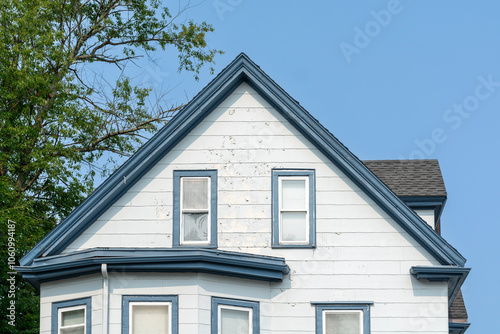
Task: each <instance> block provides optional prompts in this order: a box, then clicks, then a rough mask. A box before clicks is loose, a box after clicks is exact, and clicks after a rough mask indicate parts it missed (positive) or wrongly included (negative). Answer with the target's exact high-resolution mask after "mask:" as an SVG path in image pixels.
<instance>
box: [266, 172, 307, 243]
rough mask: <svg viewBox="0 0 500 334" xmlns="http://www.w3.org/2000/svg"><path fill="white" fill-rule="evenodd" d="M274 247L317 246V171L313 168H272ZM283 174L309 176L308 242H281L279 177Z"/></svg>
mask: <svg viewBox="0 0 500 334" xmlns="http://www.w3.org/2000/svg"><path fill="white" fill-rule="evenodd" d="M271 174H272V176H271V177H272V182H271V192H272V225H271V228H272V247H273V248H315V247H316V171H315V170H313V169H273V170H272V173H271ZM282 176H306V177H308V178H309V241H308V243H307V244H296V245H293V244H280V241H279V237H280V230H279V226H280V222H279V219H280V208H279V178H280V177H282Z"/></svg>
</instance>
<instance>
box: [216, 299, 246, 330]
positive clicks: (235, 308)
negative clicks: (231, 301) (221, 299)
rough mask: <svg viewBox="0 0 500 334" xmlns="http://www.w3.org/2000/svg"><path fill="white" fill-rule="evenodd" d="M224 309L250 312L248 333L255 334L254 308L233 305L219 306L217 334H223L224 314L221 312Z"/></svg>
mask: <svg viewBox="0 0 500 334" xmlns="http://www.w3.org/2000/svg"><path fill="white" fill-rule="evenodd" d="M222 309H226V310H237V311H245V312H248V332H249V333H250V334H254V333H253V308H251V307H240V306H231V305H221V304H219V309H218V311H217V312H218V321H217V327H218V328H217V334H222V312H221V311H222Z"/></svg>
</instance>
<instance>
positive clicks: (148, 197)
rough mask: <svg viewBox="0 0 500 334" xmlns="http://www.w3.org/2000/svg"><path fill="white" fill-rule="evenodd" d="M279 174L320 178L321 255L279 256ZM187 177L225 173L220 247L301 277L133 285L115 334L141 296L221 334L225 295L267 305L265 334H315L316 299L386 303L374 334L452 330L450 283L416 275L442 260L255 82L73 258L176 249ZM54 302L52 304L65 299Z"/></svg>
mask: <svg viewBox="0 0 500 334" xmlns="http://www.w3.org/2000/svg"><path fill="white" fill-rule="evenodd" d="M273 168H307V169H315V170H316V189H317V192H316V213H317V219H316V229H317V248H316V249H272V248H271V170H272V169H273ZM185 169H217V170H218V222H217V224H218V247H219V249H224V250H231V251H238V252H248V253H255V254H265V255H272V256H279V257H284V258H285V259H286V262H287V264H288V265H289V266H290V269H291V273H290V275H289V276H287V277H286V279H285V281H284V282H282V283H279V284H267V285H263V283H256V282H252V281H244V280H239V279H230V278H227V279H221V278H219V277H211V276H210V275H199V276H197V275H191V276H189V277H191V278H189V279H187V281H186V279H184V278H183V279H177V278H176V276H175V275H171V274H169V275H167V274H165V275H159V274H158V275H157V274H155V275H152V276H151V277H152V278H151V279H145V278H137V277H135V276H134V277H130V278H126V277H125V278H124V277H122V281H124V282H128V283H127V286H126V287H125V286H124V287H121V288H120V287H119V285H118V283H112V284H116V285H112V287H113V286H114V288H115V290H114V292H113V296H114V297H113V296H112V300H111V308H112V312H113V314H114V315H113V317H111V318H110V321H112V323H111V325H110V326H113V327H112V328H114V329H115V330H118V328H119V322H118V321H119V316H118V313H119V312H120V310H119V309H117V308H121V304H119V303H118V299H120V298H121V297H120V295H121V294H122V293H129V292H130V291H135V292H133V293H134V294H142V293H154V294H179V295H180V297H179V298H180V307H181V312H180V314H181V315H180V317H181V330H180V333H196V331H195V330H194V328H195V327H197V326H198V330H199V333H209V321H210V316H209V313H210V310H209V308H210V303H209V300H210V296H212V295H214V294H216V295H219V296H223V295H228V296H231V297H233V298H243V299H246V298H247V297H248V299H251V300H260V301H261V322H262V333H288V334H290V333H314V327H315V325H314V317H315V316H314V308H313V307H312V306H311V305H310V302H311V301H373V302H375V305H374V307H373V308H372V315H371V323H372V333H390V332H395V333H396V332H397V333H410V332H416V331H421V332H426V333H429V332H433V333H442V334H444V333H447V332H448V318H447V317H448V313H447V312H448V311H447V289H446V286H445V284H441V283H438V284H436V283H432V284H431V283H427V284H426V283H422V282H418V281H416V280H415V279H414V278H413V277H411V275H410V274H409V269H410V267H411V266H414V265H434V264H438V262H437V261H436V260H434V259H433V258H432V257H431V256H430V255H429V254H428V253H427V252H426V251H425V250H424V249H423V248H422V247H421V246H420V245H419V244H418V243H417V242H415V240H413V239H412V237H410V236H409V235H408V234H407V233H406V232H405V231H404V230H403V229H402V228H401V227H400V226H399V225H398V224H397V223H396V222H394V221H393V220H392V219H391V218H389V216H388V215H387V214H386V213H385V212H384V211H383V210H381V209H380V208H379V207H378V206H377V205H376V204H375V203H374V202H373V201H371V200H370V198H369V197H368V196H366V195H365V194H364V193H363V192H362V191H361V190H360V189H359V188H358V187H357V186H356V185H355V184H354V183H353V182H351V181H350V179H348V178H347V177H346V176H345V175H344V174H343V173H342V172H341V171H340V170H339V169H338V168H337V167H336V166H335V165H334V164H333V163H332V162H330V161H329V160H328V159H326V158H325V157H324V156H323V155H322V153H321V152H319V151H318V150H317V149H316V148H315V147H314V146H313V145H312V144H311V143H309V142H308V141H307V140H306V139H305V138H304V137H303V136H302V135H301V134H300V133H299V132H298V131H297V130H296V129H295V128H293V127H292V126H291V125H290V124H289V123H288V122H287V121H286V120H285V119H284V118H283V116H281V115H280V114H279V113H278V112H277V111H275V110H274V109H273V108H271V106H269V105H268V104H267V102H265V101H264V100H263V99H262V98H261V97H260V96H259V95H258V94H257V93H256V92H255V91H253V90H252V89H251V88H250V87H249V86H248V85H246V84H243V85H241V86H240V87H239V88H238V89H237V90H236V91H235V92H234V93H233V94H232V95H231V96H229V97H228V98H227V99H226V100H225V101H224V102H223V103H222V104H221V105H220V106H219V107H218V108H217V109H215V110H214V111H213V112H212V113H211V114H210V115H209V116H208V117H207V118H206V119H205V120H203V122H202V123H201V124H199V125H198V126H197V127H196V128H195V129H194V130H193V131H192V132H191V133H190V135H188V136H187V137H186V138H185V139H184V140H183V141H182V142H180V143H179V145H178V146H177V147H176V148H175V149H174V150H173V151H171V152H170V153H169V154H168V155H166V156H165V157H164V158H163V159H162V160H161V161H160V162H159V163H158V164H157V165H156V166H155V167H153V169H152V170H150V171H149V172H148V173H147V174H146V175H145V177H144V178H143V179H142V180H140V181H139V182H138V183H137V184H135V185H134V186H133V187H132V188H131V190H130V191H129V192H128V193H127V194H126V195H125V196H124V197H123V198H121V199H120V200H118V201H117V202H116V203H115V204H114V206H113V207H112V208H111V209H109V210H108V211H107V212H106V213H105V214H103V215H102V216H101V217H100V218H99V219H98V220H97V221H96V222H95V223H94V224H93V225H92V226H91V227H90V228H89V229H88V230H87V231H85V233H84V234H83V235H82V236H80V237H79V238H78V239H77V240H76V241H74V242H73V243H72V244H71V245H70V246H69V247H68V248H67V249H66V250H65V252H72V251H76V250H83V249H88V248H94V247H152V248H162V247H171V245H172V202H173V199H172V175H173V170H185ZM242 281H244V283H242ZM233 282H234V284H233V285H231V286H234V287H235V288H234V289H235V290H234V291H232V292H226V291H227V287H228V285H227V284H225V283H233ZM51 284H52V283H51ZM239 284H243V286H244V288H242V287H241V288H240V286H239ZM44 289H45V288H44ZM54 291H55V290H54ZM126 291H128V292H126ZM47 298H49V297H46V298H42V306H44V303H48V302H50V300H55V299H54V298H56V296H55V295H54V296H53V297H50V298H52V299H47ZM57 298H59V299H61V298H62V299H65V298H66V296H65V295H64V294H61V296H60V297H57ZM43 310H44V311H43V312H46V307H43ZM182 310H185V311H182ZM183 312H186V313H183ZM44 314H46V313H44ZM183 317H185V318H183ZM186 317H187V318H189V319H191V322H189V321H188V320H183V319H187V318H186ZM207 321H208V323H207ZM110 328H111V327H110ZM183 328H184V330H183ZM110 333H118V332H114V331H111V332H110Z"/></svg>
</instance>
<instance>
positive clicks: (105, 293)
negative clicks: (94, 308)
mask: <svg viewBox="0 0 500 334" xmlns="http://www.w3.org/2000/svg"><path fill="white" fill-rule="evenodd" d="M101 273H102V334H108V315H109V305H108V304H109V277H108V265H107V264H106V263H103V264H101Z"/></svg>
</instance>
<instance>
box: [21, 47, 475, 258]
mask: <svg viewBox="0 0 500 334" xmlns="http://www.w3.org/2000/svg"><path fill="white" fill-rule="evenodd" d="M242 82H246V83H248V84H249V85H250V86H251V87H252V88H253V89H255V90H256V91H257V92H258V93H259V94H260V95H261V96H262V97H263V98H264V99H265V100H266V101H267V102H268V103H269V104H271V106H272V107H273V108H274V109H276V110H277V111H278V112H279V113H280V114H281V115H282V116H283V117H284V118H285V119H286V120H287V121H288V122H290V124H291V125H293V126H294V127H295V128H296V129H297V130H298V131H299V132H300V133H301V134H303V135H304V136H305V137H306V138H307V139H308V140H309V141H310V142H311V143H313V144H314V145H315V146H316V147H317V148H318V149H319V150H320V151H321V152H322V153H323V154H324V155H325V156H326V157H327V158H328V159H330V160H331V161H332V162H333V163H334V164H335V165H336V166H337V167H338V168H340V169H341V170H342V172H343V173H345V174H346V175H347V176H348V177H349V178H350V179H351V180H352V181H353V182H354V183H355V184H356V185H357V186H358V187H360V188H361V189H362V190H363V191H364V192H365V193H366V194H368V195H369V196H370V198H372V200H374V201H375V202H376V203H377V204H378V205H379V206H380V207H381V208H382V209H383V210H384V211H386V212H387V213H388V214H389V215H390V216H391V217H392V218H393V219H394V220H395V221H396V222H397V223H399V224H400V225H401V226H402V227H403V229H404V230H405V231H407V232H408V233H409V234H410V235H411V236H412V237H413V238H414V239H415V240H416V241H418V242H419V243H420V244H421V245H422V247H424V248H425V249H426V250H427V251H428V252H429V253H430V254H431V255H432V256H434V257H435V258H436V259H437V260H438V261H439V262H440V263H441V264H443V265H456V266H461V267H463V266H464V264H465V261H466V260H465V258H464V257H463V256H462V255H461V254H460V253H458V251H456V250H455V249H454V248H453V247H451V246H450V245H449V244H448V243H447V242H446V241H445V240H444V239H443V238H442V237H441V236H439V235H438V234H437V233H436V232H435V231H434V230H432V228H431V227H429V226H428V225H427V224H426V223H425V222H424V221H423V220H422V219H421V218H420V217H419V216H418V215H417V214H416V213H415V212H413V211H412V210H411V209H410V208H409V207H408V206H406V205H405V204H404V203H403V202H402V201H401V200H400V199H399V198H398V196H397V195H396V194H394V192H392V191H391V190H390V189H389V188H388V187H387V186H386V185H385V184H384V183H383V182H382V181H381V180H380V179H379V178H377V177H376V176H375V175H374V174H373V173H372V172H371V171H370V170H369V169H368V168H367V167H366V166H365V165H364V164H363V163H362V162H361V161H360V160H359V159H358V158H357V157H356V156H354V154H352V153H351V152H350V151H349V150H348V149H347V148H346V147H345V146H344V145H343V144H342V143H340V141H339V140H337V138H335V137H334V136H333V135H332V134H331V133H330V132H329V131H328V130H327V129H326V128H324V127H323V126H322V125H321V124H320V123H319V122H318V121H317V120H316V119H314V118H313V117H312V116H311V115H310V114H309V113H308V112H307V111H306V110H305V109H304V108H302V107H301V106H300V105H299V104H298V103H297V102H296V101H295V100H294V99H293V98H291V97H290V96H289V95H288V94H287V93H286V92H285V91H284V90H283V89H282V88H281V87H279V86H278V85H277V84H276V83H275V82H274V81H273V80H272V79H271V78H269V77H268V76H267V74H265V73H264V71H262V70H261V69H260V68H259V67H258V66H257V65H256V64H255V63H254V62H253V61H251V60H250V58H248V56H247V55H245V54H243V53H242V54H240V55H238V56H237V57H236V58H235V59H234V60H233V61H232V62H231V63H230V64H229V65H228V66H227V67H226V68H225V69H224V70H222V72H221V73H219V74H218V75H217V76H216V77H215V78H214V79H213V80H212V81H211V82H210V83H209V84H208V85H207V86H206V87H205V88H204V89H203V90H202V91H201V92H200V93H198V95H196V96H195V97H194V98H193V100H192V101H191V102H190V103H188V104H187V105H186V106H185V107H184V108H183V109H182V111H181V112H179V113H178V115H177V116H176V117H174V118H173V119H172V120H171V121H170V122H169V123H168V124H167V125H166V126H165V127H164V128H162V129H161V130H160V131H158V133H157V134H156V135H155V136H153V137H152V138H151V139H150V140H149V141H148V142H147V143H146V144H145V145H144V146H143V147H142V148H141V149H140V150H138V151H137V153H135V154H134V155H133V156H132V157H131V158H130V159H129V160H127V161H126V162H125V163H124V164H123V165H122V166H121V167H120V168H119V169H118V170H117V171H116V172H115V173H113V175H111V176H110V177H109V178H108V179H107V180H106V181H105V182H104V183H103V184H102V185H101V186H99V187H98V188H97V189H96V190H95V191H94V192H93V193H92V194H91V195H90V196H89V197H88V198H87V199H86V200H85V201H84V202H83V203H82V204H81V205H80V206H79V207H77V208H76V209H75V210H74V211H73V212H72V213H71V214H70V215H69V216H68V217H67V218H66V219H65V220H64V221H62V222H61V223H60V224H59V225H58V226H56V228H54V229H53V230H52V231H51V232H50V233H49V234H48V235H47V236H46V237H45V238H44V239H42V240H41V241H40V242H39V243H38V244H37V245H36V246H35V247H33V249H31V250H30V251H29V252H28V253H27V254H26V255H25V256H24V257H23V258H22V259H21V260H20V264H21V266H29V265H31V263H32V262H33V260H34V259H36V258H38V257H41V256H51V255H57V254H60V253H61V252H62V251H63V250H64V249H65V248H66V247H67V246H68V245H69V244H70V243H71V242H73V241H74V240H75V239H76V238H77V237H78V236H79V235H80V234H81V233H82V232H83V231H85V230H86V229H87V228H88V227H89V226H90V225H91V224H92V223H93V222H94V221H95V220H96V219H97V218H98V217H99V216H100V215H102V214H103V213H104V212H105V211H106V210H107V209H108V208H109V207H110V206H111V205H112V204H113V203H115V202H116V200H117V199H118V198H120V197H121V196H122V195H123V194H124V193H125V192H126V191H127V190H128V189H129V188H130V187H131V186H132V185H133V184H135V182H137V181H138V180H139V179H140V178H141V177H142V176H143V175H144V174H145V173H146V172H147V171H148V170H150V169H151V168H152V167H153V166H154V165H155V164H156V163H157V162H158V161H159V160H160V159H161V158H162V157H163V156H165V155H166V154H167V153H168V152H169V151H170V150H171V149H172V148H174V146H175V145H176V144H177V143H179V141H180V140H181V139H183V138H184V137H185V136H186V135H187V134H188V133H189V132H190V131H191V130H192V129H193V128H194V127H195V126H196V125H198V124H199V123H200V122H201V121H202V120H203V119H204V118H205V117H206V116H207V115H208V114H209V113H210V112H211V111H212V110H213V109H214V108H215V107H216V106H217V105H218V104H219V103H220V102H222V101H223V100H224V99H225V98H226V97H227V96H229V95H230V94H231V93H232V92H233V91H234V90H235V89H236V88H237V87H238V86H239V85H240V84H241V83H242Z"/></svg>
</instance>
